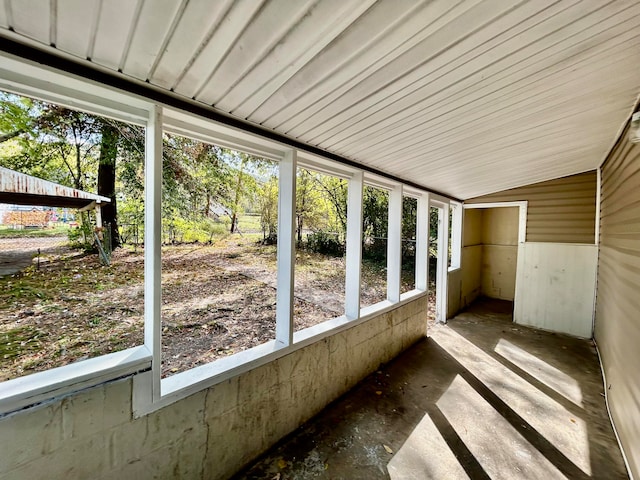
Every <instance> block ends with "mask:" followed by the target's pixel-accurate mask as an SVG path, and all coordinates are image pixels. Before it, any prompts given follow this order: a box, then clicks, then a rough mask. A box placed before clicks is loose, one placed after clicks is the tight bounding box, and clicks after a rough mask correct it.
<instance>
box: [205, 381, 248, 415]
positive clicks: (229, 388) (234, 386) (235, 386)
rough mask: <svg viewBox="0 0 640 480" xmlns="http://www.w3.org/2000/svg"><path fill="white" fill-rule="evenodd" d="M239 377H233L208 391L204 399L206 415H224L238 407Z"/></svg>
mask: <svg viewBox="0 0 640 480" xmlns="http://www.w3.org/2000/svg"><path fill="white" fill-rule="evenodd" d="M239 377H240V376H235V377H232V378H230V379H229V380H225V381H224V382H222V383H219V384H217V385H214V386H213V387H211V388H210V389H209V393H208V394H207V398H206V402H207V403H206V405H205V408H206V410H207V415H210V416H217V415H225V414H226V413H227V412H229V411H231V410H233V409H234V408H236V407H237V406H238V402H239V383H240V380H239Z"/></svg>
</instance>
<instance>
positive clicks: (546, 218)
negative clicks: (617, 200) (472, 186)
mask: <svg viewBox="0 0 640 480" xmlns="http://www.w3.org/2000/svg"><path fill="white" fill-rule="evenodd" d="M596 181H597V175H596V172H595V171H593V172H587V173H581V174H578V175H572V176H570V177H564V178H558V179H555V180H550V181H548V182H541V183H534V184H532V185H527V186H524V187H519V188H513V189H511V190H505V191H503V192H497V193H492V194H490V195H484V196H482V197H476V198H472V199H469V200H466V201H465V203H493V202H520V201H524V200H526V201H527V202H528V208H527V242H556V243H594V240H595V218H596Z"/></svg>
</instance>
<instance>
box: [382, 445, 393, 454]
mask: <svg viewBox="0 0 640 480" xmlns="http://www.w3.org/2000/svg"><path fill="white" fill-rule="evenodd" d="M382 446H383V447H384V449H385V450H386V451H387V453H393V450H391V447H390V446H389V445H385V444H384V443H383V444H382Z"/></svg>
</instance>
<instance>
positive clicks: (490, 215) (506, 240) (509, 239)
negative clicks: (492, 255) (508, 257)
mask: <svg viewBox="0 0 640 480" xmlns="http://www.w3.org/2000/svg"><path fill="white" fill-rule="evenodd" d="M483 219H484V221H483V224H482V243H483V244H484V245H517V244H518V228H519V222H520V209H519V208H518V207H500V208H488V209H486V210H484V214H483Z"/></svg>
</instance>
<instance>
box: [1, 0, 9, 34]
mask: <svg viewBox="0 0 640 480" xmlns="http://www.w3.org/2000/svg"><path fill="white" fill-rule="evenodd" d="M7 2H8V0H2V1H0V27H3V28H9V19H8V18H7V5H6V4H7Z"/></svg>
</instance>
